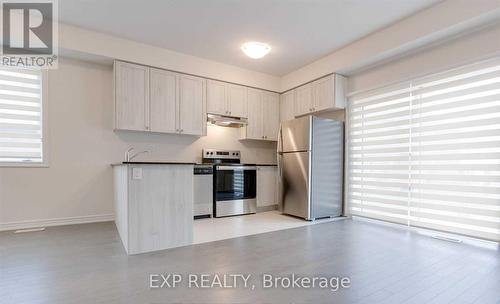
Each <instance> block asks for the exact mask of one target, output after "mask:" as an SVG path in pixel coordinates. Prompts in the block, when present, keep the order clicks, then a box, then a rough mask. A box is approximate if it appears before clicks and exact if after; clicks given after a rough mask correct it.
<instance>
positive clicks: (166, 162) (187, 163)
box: [111, 161, 277, 166]
mask: <svg viewBox="0 0 500 304" xmlns="http://www.w3.org/2000/svg"><path fill="white" fill-rule="evenodd" d="M120 165H206V164H200V163H197V162H181V161H179V162H177V161H130V162H126V161H124V162H121V163H114V164H111V166H120ZM234 165H246V166H277V164H249V163H241V164H234Z"/></svg>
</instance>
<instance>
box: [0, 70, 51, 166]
mask: <svg viewBox="0 0 500 304" xmlns="http://www.w3.org/2000/svg"><path fill="white" fill-rule="evenodd" d="M42 74H43V72H42V71H41V70H40V69H21V68H6V67H0V166H44V165H47V155H46V152H45V151H46V150H47V149H46V146H45V141H46V140H45V138H46V134H45V132H44V123H45V121H44V100H43V83H42V82H43V77H42Z"/></svg>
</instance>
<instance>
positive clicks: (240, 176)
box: [214, 165, 257, 217]
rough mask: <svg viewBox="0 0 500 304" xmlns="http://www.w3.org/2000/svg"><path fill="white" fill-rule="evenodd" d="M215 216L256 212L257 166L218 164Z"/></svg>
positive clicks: (216, 170) (215, 186) (216, 171)
mask: <svg viewBox="0 0 500 304" xmlns="http://www.w3.org/2000/svg"><path fill="white" fill-rule="evenodd" d="M214 188H215V189H214V190H215V191H214V196H215V216H216V217H221V216H230V215H239V214H247V213H255V212H256V210H257V203H256V193H257V190H256V188H257V167H255V166H224V165H220V166H216V169H215V184H214Z"/></svg>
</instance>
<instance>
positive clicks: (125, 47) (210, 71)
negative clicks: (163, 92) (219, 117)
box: [59, 24, 280, 92]
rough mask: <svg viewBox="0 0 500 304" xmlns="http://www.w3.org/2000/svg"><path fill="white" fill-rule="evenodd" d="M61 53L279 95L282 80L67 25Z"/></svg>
mask: <svg viewBox="0 0 500 304" xmlns="http://www.w3.org/2000/svg"><path fill="white" fill-rule="evenodd" d="M59 52H60V53H61V54H63V55H66V56H72V57H76V58H88V59H91V60H95V61H105V60H108V62H109V61H112V60H113V59H119V60H125V61H130V62H135V63H139V64H144V65H150V66H154V67H157V68H163V69H168V70H173V71H177V72H183V73H188V74H194V75H198V76H202V77H208V78H214V79H218V80H224V81H228V82H234V83H238V84H242V85H247V86H252V87H257V88H262V89H266V90H271V91H275V92H279V81H280V78H279V77H276V76H272V75H269V74H265V73H260V72H255V71H250V70H247V69H243V68H240V67H237V66H234V65H229V64H225V63H221V62H216V61H212V60H207V59H203V58H200V57H195V56H191V55H187V54H182V53H178V52H174V51H171V50H168V49H164V48H159V47H155V46H151V45H147V44H144V43H139V42H135V41H131V40H127V39H122V38H118V37H115V36H111V35H107V34H103V33H99V32H95V31H90V30H86V29H82V28H78V27H75V26H70V25H67V24H60V25H59Z"/></svg>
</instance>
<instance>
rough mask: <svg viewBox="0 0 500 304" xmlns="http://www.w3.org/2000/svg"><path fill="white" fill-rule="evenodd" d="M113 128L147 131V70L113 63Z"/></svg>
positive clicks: (132, 65) (138, 66) (131, 65)
mask: <svg viewBox="0 0 500 304" xmlns="http://www.w3.org/2000/svg"><path fill="white" fill-rule="evenodd" d="M114 67H115V75H114V76H115V78H114V83H115V88H114V89H115V92H114V96H115V128H116V129H119V130H133V131H148V130H149V127H150V126H149V68H147V67H144V66H141V65H137V64H130V63H125V62H115V65H114Z"/></svg>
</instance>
